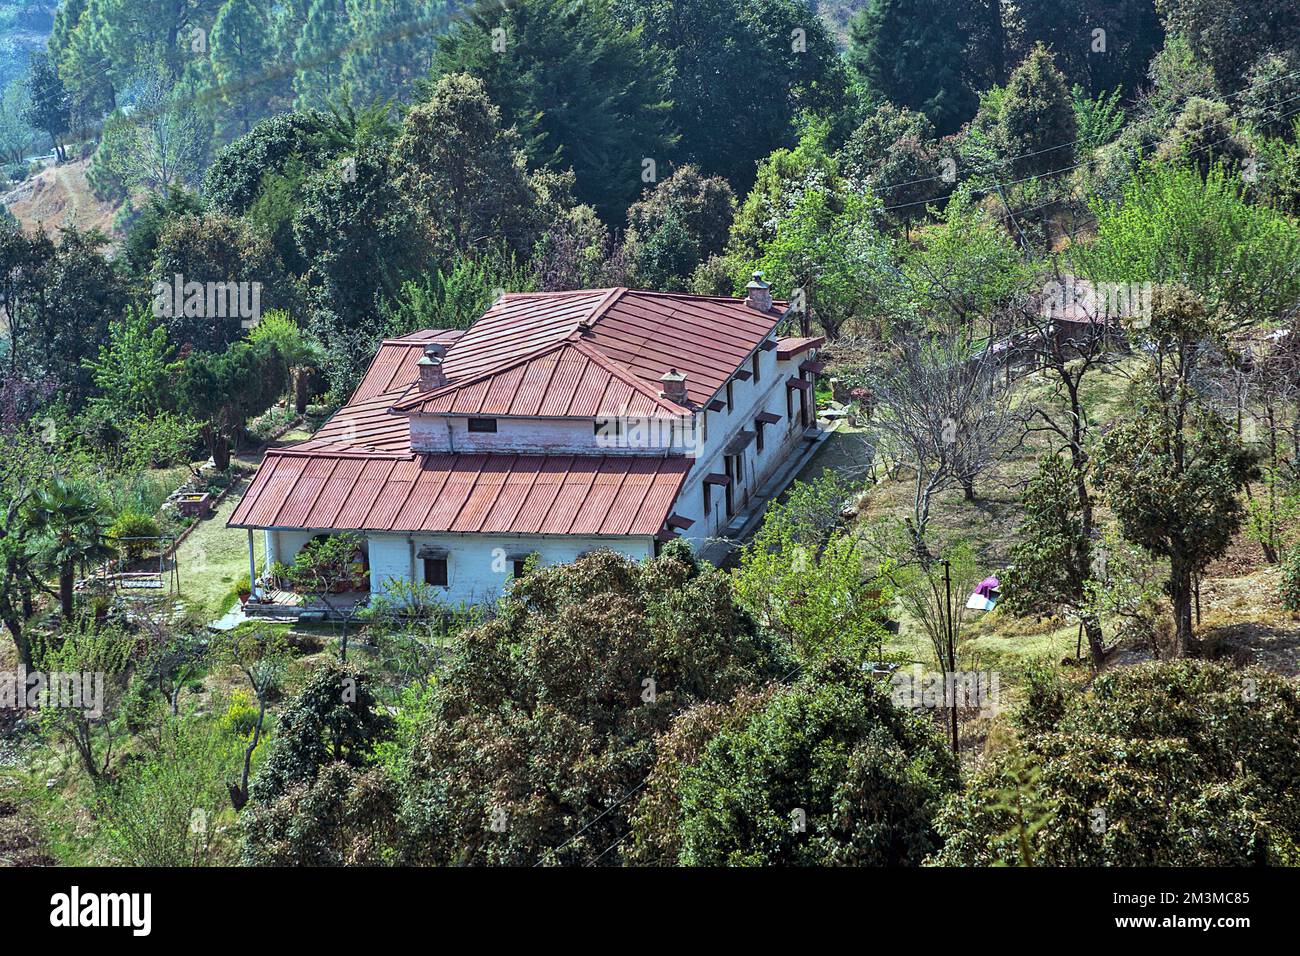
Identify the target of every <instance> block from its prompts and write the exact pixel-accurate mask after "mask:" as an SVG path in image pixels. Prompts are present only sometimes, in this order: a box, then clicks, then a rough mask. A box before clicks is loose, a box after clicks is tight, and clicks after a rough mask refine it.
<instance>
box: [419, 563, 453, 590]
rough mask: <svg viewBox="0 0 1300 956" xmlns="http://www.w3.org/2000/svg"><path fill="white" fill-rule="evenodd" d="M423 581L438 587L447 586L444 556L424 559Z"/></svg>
mask: <svg viewBox="0 0 1300 956" xmlns="http://www.w3.org/2000/svg"><path fill="white" fill-rule="evenodd" d="M424 583H425V584H431V585H433V586H434V587H438V588H445V587H446V586H447V559H446V558H425V559H424Z"/></svg>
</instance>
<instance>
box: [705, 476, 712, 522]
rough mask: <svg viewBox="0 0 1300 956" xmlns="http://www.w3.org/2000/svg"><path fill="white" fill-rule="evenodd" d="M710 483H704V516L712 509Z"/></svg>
mask: <svg viewBox="0 0 1300 956" xmlns="http://www.w3.org/2000/svg"><path fill="white" fill-rule="evenodd" d="M712 487H713V486H712V485H709V484H707V483H706V484H705V485H704V516H705V517H706V518H707V517H708V516H709V512H711V511H712V510H713V494H712V493H711V489H712Z"/></svg>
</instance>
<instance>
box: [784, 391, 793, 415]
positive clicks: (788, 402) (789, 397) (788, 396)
mask: <svg viewBox="0 0 1300 956" xmlns="http://www.w3.org/2000/svg"><path fill="white" fill-rule="evenodd" d="M785 417H786V418H794V389H792V388H787V389H786V390H785Z"/></svg>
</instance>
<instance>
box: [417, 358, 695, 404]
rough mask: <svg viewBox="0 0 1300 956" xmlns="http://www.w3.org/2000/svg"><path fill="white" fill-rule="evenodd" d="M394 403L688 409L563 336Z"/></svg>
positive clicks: (606, 359)
mask: <svg viewBox="0 0 1300 956" xmlns="http://www.w3.org/2000/svg"><path fill="white" fill-rule="evenodd" d="M393 409H394V411H409V412H415V413H417V414H424V415H504V416H520V417H543V418H571V417H583V418H585V417H589V416H596V415H599V416H615V415H634V416H650V415H660V416H662V415H671V416H680V415H687V414H689V413H690V410H689V409H687V408H683V407H682V406H680V405H677V404H676V403H674V402H670V401H668V400H667V399H665V398H661V397H660V396H659V394H658V392H657V391H655V390H654V389H651V388H650V387H649V386H648V385H646V384H645V383H644V382H642V381H641V380H640V379H639V378H637V377H636V376H635V375H633V374H632V373H631V372H629V371H627V370H626V369H624V368H622V367H620V366H619V365H617V364H616V363H614V362H612V361H610V360H609V359H608V358H606V357H605V356H604V355H602V354H600V353H599V352H597V351H596V350H595V349H592V348H590V347H588V346H587V345H585V344H583V343H582V342H574V341H569V340H567V339H566V340H562V341H560V342H557V343H556V344H554V345H551V346H549V347H546V348H543V349H542V350H541V351H540V352H536V353H534V354H532V355H529V356H525V357H523V358H520V359H517V360H516V361H514V362H511V363H509V364H507V365H504V366H498V367H497V368H495V369H492V370H490V371H487V372H482V373H480V374H479V375H476V376H473V377H471V378H468V379H458V380H456V381H454V382H452V383H450V384H448V385H446V386H444V387H442V388H440V389H437V390H436V391H430V392H422V393H419V394H417V395H414V396H412V397H410V398H406V399H403V400H402V401H399V402H398V403H397V404H396V405H394V406H393Z"/></svg>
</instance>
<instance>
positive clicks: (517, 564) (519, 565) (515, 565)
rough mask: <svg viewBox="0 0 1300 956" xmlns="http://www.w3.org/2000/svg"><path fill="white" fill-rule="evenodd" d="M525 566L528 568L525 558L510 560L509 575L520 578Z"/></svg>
mask: <svg viewBox="0 0 1300 956" xmlns="http://www.w3.org/2000/svg"><path fill="white" fill-rule="evenodd" d="M527 566H528V561H527V559H525V558H512V559H511V560H510V573H511V574H513V575H514V576H515V577H517V578H522V577H523V576H524V569H525V568H526V567H527Z"/></svg>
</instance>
